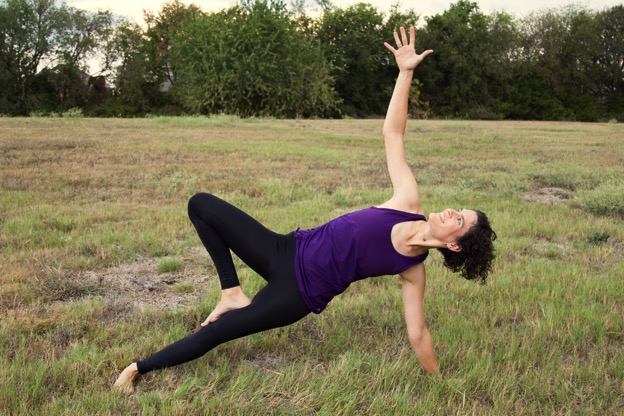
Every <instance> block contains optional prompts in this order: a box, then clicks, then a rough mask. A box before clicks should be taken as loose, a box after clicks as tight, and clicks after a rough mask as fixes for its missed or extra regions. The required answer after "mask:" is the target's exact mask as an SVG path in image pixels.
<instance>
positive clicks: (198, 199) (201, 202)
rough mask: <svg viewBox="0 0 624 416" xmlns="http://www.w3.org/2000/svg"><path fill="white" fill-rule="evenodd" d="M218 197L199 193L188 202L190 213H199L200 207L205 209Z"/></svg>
mask: <svg viewBox="0 0 624 416" xmlns="http://www.w3.org/2000/svg"><path fill="white" fill-rule="evenodd" d="M215 198H216V196H214V195H212V194H209V193H208V192H198V193H196V194H195V195H193V196H192V197H191V198H190V199H189V202H188V212H189V214H190V213H191V212H197V211H198V209H199V208H200V207H205V206H206V205H208V204H210V202H211V200H214V199H215Z"/></svg>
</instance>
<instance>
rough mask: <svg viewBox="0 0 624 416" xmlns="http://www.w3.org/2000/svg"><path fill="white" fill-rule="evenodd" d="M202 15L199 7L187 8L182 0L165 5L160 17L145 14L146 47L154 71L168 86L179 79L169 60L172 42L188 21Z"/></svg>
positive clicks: (191, 6) (175, 0) (192, 5)
mask: <svg viewBox="0 0 624 416" xmlns="http://www.w3.org/2000/svg"><path fill="white" fill-rule="evenodd" d="M201 13H202V12H201V10H200V9H199V7H197V6H195V5H194V4H191V5H190V6H186V5H184V4H183V3H182V2H180V0H172V1H171V2H169V3H166V4H165V5H163V7H162V8H161V9H160V12H159V13H158V15H156V14H153V13H150V12H145V13H144V17H145V22H146V23H147V31H146V32H145V35H146V47H147V48H148V50H149V53H150V54H152V55H153V62H154V68H153V70H154V71H155V72H157V73H160V74H161V75H160V76H161V77H162V79H163V81H166V82H167V83H168V85H173V84H174V83H175V81H176V79H177V70H176V68H175V67H174V66H173V65H172V64H171V62H170V59H169V55H170V53H171V40H172V38H173V37H174V36H175V34H176V33H178V31H179V30H180V29H181V28H182V25H183V23H184V21H185V20H186V19H189V18H193V17H194V16H196V15H200V14H201Z"/></svg>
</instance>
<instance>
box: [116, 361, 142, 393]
mask: <svg viewBox="0 0 624 416" xmlns="http://www.w3.org/2000/svg"><path fill="white" fill-rule="evenodd" d="M138 375H139V368H138V367H137V365H136V363H132V364H130V365H129V366H128V367H126V368H125V369H124V370H123V371H122V372H121V374H120V375H119V377H117V381H115V388H116V389H117V390H119V391H120V392H122V393H127V394H130V393H134V386H133V385H132V381H133V380H134V379H135V378H137V377H138Z"/></svg>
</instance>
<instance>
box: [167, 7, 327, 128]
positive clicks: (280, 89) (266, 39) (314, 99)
mask: <svg viewBox="0 0 624 416" xmlns="http://www.w3.org/2000/svg"><path fill="white" fill-rule="evenodd" d="M171 60H172V63H173V64H174V65H175V66H176V68H177V69H178V71H179V80H178V82H177V84H176V85H175V86H174V92H175V93H176V94H177V96H178V97H180V99H181V100H182V101H183V102H184V104H185V106H186V107H188V108H189V109H190V110H191V111H194V112H201V113H220V112H224V113H228V114H238V115H241V116H244V117H248V116H274V117H301V116H303V117H305V116H311V115H317V116H322V115H325V114H327V113H329V112H331V111H334V93H333V89H332V86H331V81H332V80H331V77H330V76H329V71H328V68H327V65H326V63H325V62H324V60H323V57H322V55H321V52H320V48H319V46H318V45H317V44H315V43H314V42H311V40H310V39H309V38H308V37H306V36H305V34H304V33H303V32H300V31H298V30H297V26H296V22H295V21H293V20H292V19H290V17H289V14H288V12H287V10H286V8H285V6H284V4H283V3H281V2H267V1H259V0H258V1H254V2H251V1H248V2H244V3H243V4H242V5H239V6H235V7H232V8H230V9H228V10H223V11H221V12H218V13H213V14H209V15H205V16H197V17H196V18H195V19H192V20H187V21H186V23H185V25H184V26H183V27H182V30H181V31H180V32H179V34H178V36H176V37H175V38H174V41H173V48H172V56H171Z"/></svg>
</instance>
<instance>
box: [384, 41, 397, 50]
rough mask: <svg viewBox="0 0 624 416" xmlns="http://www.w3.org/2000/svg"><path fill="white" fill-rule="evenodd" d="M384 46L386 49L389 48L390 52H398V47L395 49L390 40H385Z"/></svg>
mask: <svg viewBox="0 0 624 416" xmlns="http://www.w3.org/2000/svg"><path fill="white" fill-rule="evenodd" d="M384 46H385V47H386V49H388V50H389V51H390V52H392V53H396V49H394V48H393V47H392V45H390V44H389V43H388V42H384Z"/></svg>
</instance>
